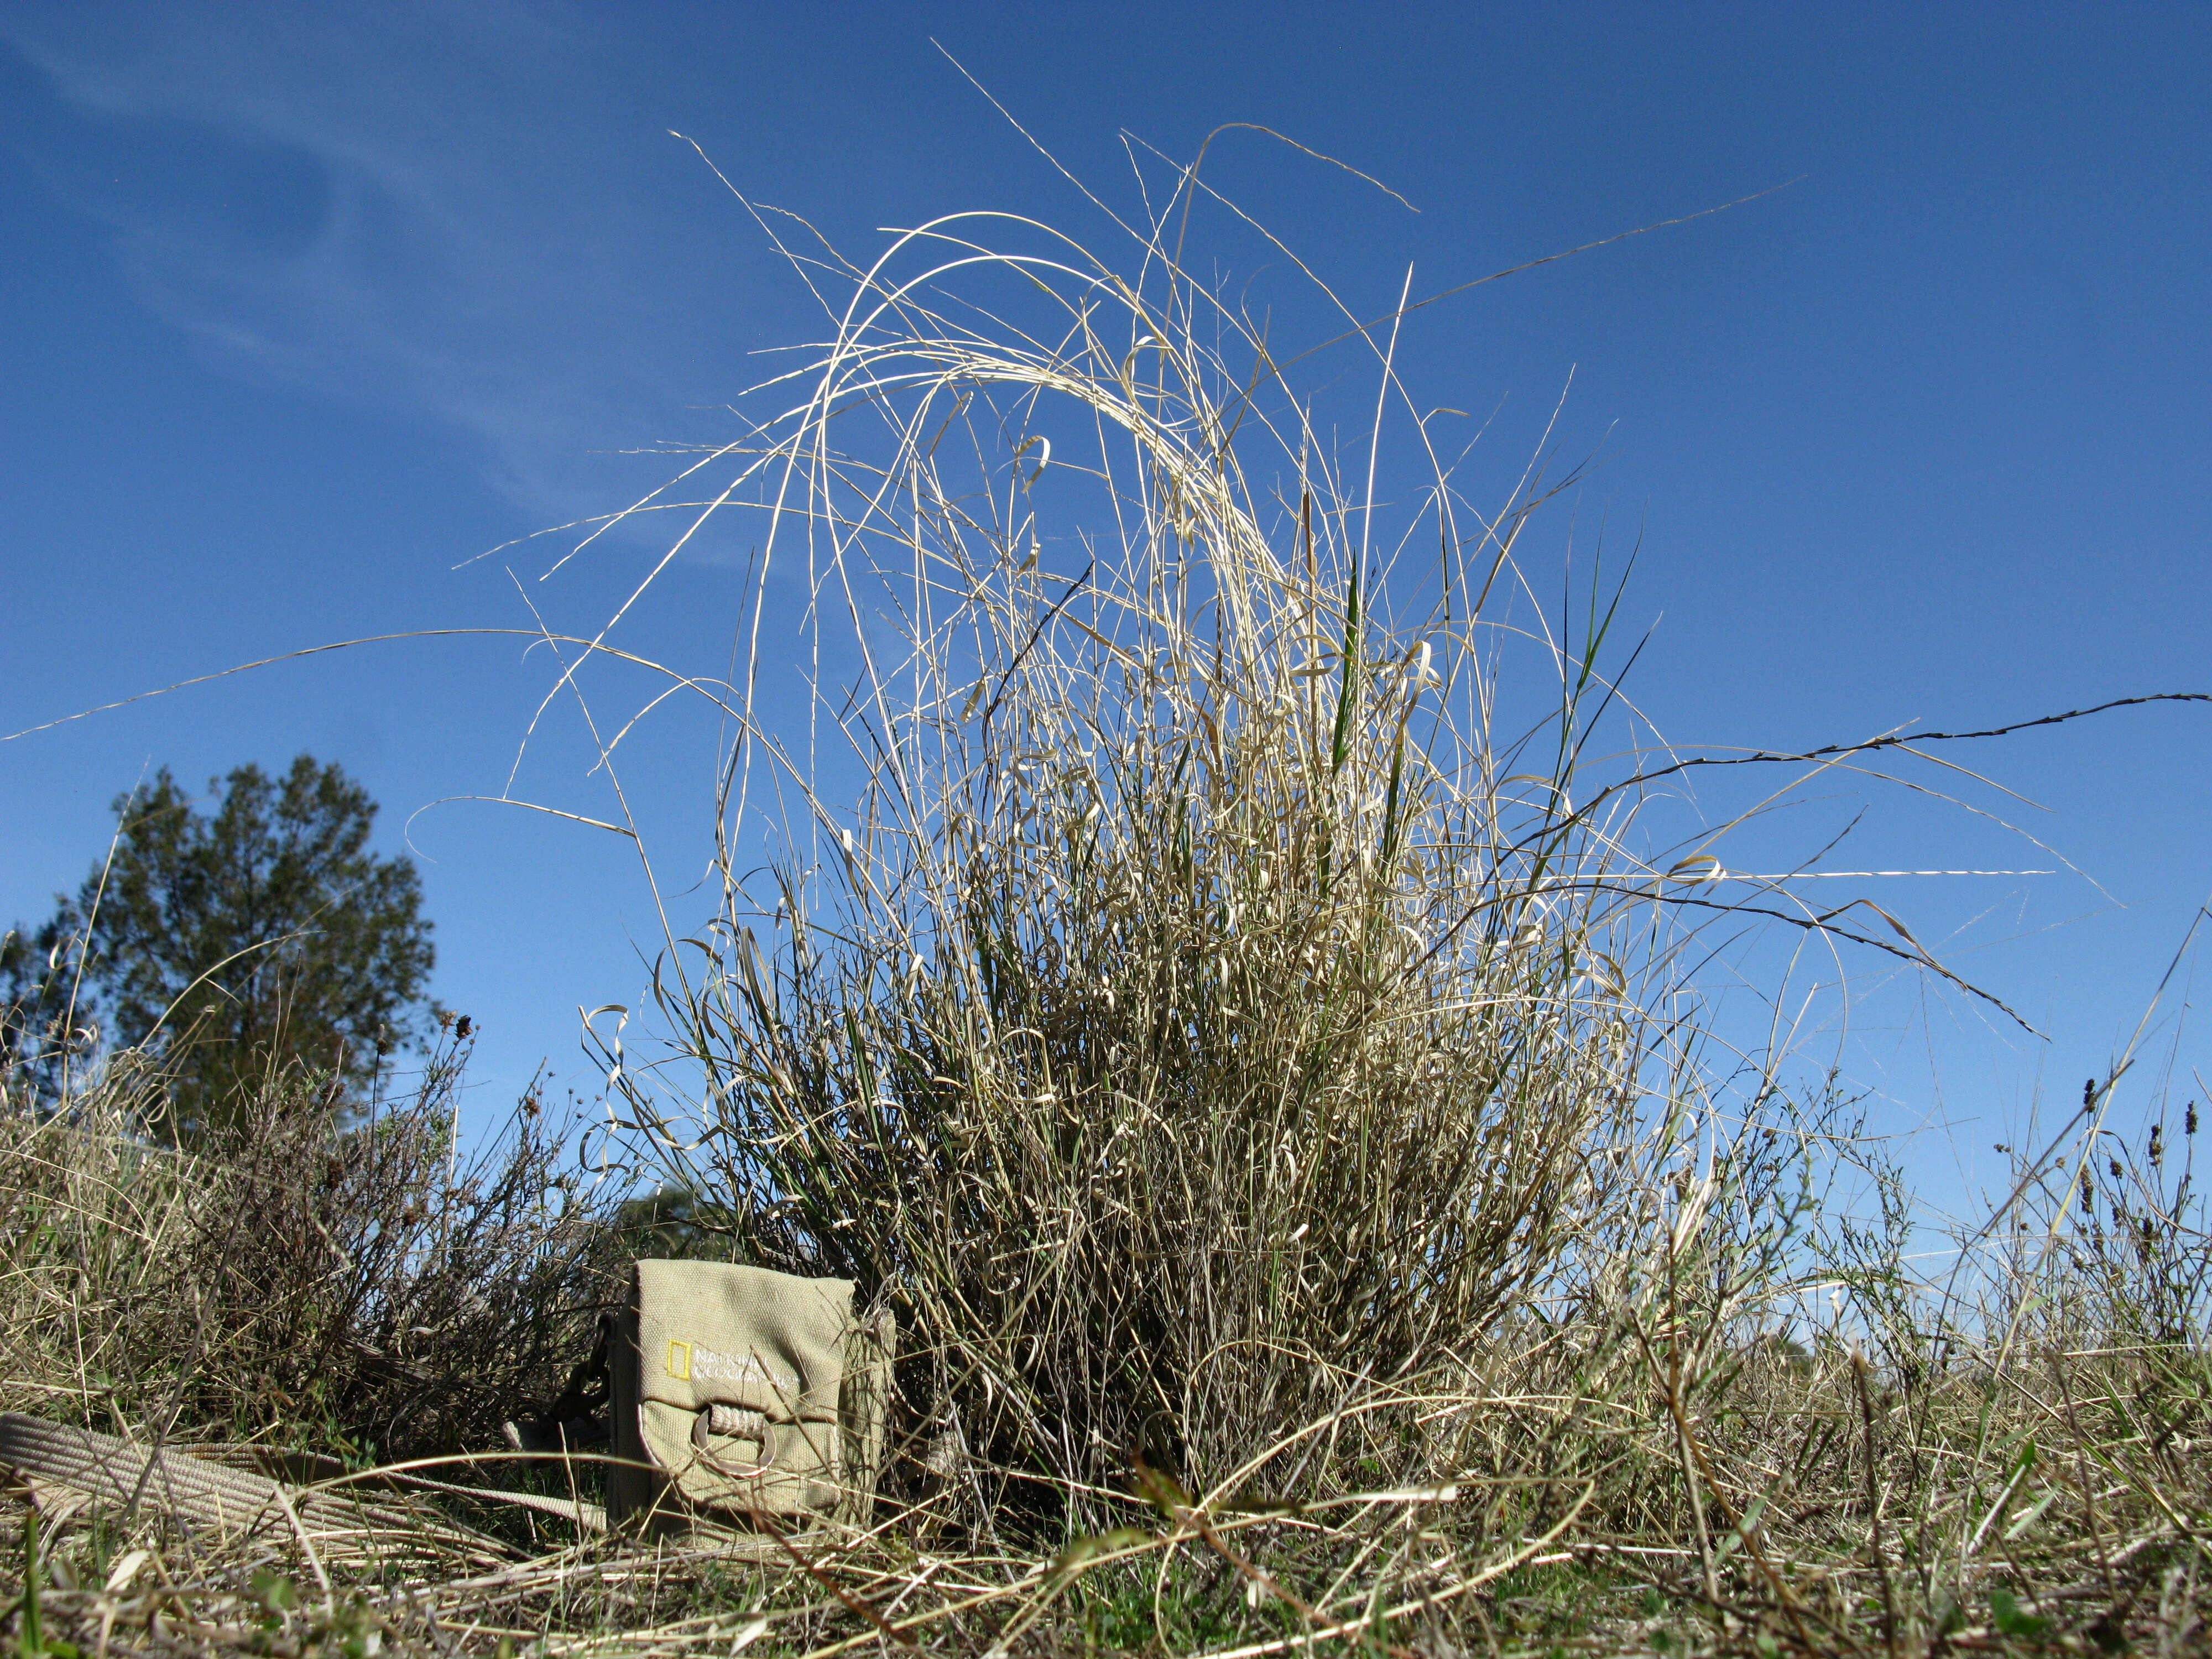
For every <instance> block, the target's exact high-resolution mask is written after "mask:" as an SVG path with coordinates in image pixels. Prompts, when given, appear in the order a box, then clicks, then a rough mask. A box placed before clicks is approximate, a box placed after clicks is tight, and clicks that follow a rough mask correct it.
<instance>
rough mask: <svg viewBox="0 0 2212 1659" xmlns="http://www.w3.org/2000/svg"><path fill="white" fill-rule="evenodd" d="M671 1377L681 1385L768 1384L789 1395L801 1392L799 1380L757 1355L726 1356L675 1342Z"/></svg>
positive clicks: (671, 1347) (670, 1359) (671, 1350)
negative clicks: (776, 1368)
mask: <svg viewBox="0 0 2212 1659" xmlns="http://www.w3.org/2000/svg"><path fill="white" fill-rule="evenodd" d="M668 1374H669V1375H670V1376H672V1377H674V1378H675V1379H676V1380H677V1381H678V1382H679V1383H767V1384H768V1385H769V1387H770V1388H772V1389H777V1390H779V1391H780V1392H781V1393H784V1394H787V1395H795V1394H797V1393H798V1392H799V1377H798V1376H797V1375H796V1374H795V1373H793V1372H791V1371H779V1370H775V1368H774V1367H772V1366H770V1365H769V1364H768V1363H767V1362H766V1361H765V1360H763V1359H762V1358H760V1356H759V1355H757V1354H750V1353H748V1354H734V1355H733V1354H726V1353H721V1352H717V1351H716V1350H714V1349H713V1348H708V1347H703V1346H700V1345H699V1344H697V1343H696V1342H677V1341H671V1342H670V1343H669V1345H668Z"/></svg>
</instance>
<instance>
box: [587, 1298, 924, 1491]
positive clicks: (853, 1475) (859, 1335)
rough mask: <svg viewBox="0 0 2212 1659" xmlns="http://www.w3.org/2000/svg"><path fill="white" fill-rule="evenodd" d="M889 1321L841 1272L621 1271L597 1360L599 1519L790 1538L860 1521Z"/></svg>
mask: <svg viewBox="0 0 2212 1659" xmlns="http://www.w3.org/2000/svg"><path fill="white" fill-rule="evenodd" d="M895 1334H896V1327H895V1324H894V1322H893V1319H892V1316H891V1315H890V1311H889V1310H884V1311H883V1312H882V1313H880V1314H877V1315H875V1316H870V1317H867V1318H862V1317H860V1316H856V1315H855V1313H854V1309H853V1286H852V1285H851V1284H850V1283H849V1282H848V1281H847V1280H845V1279H802V1278H799V1277H796V1276H794V1275H793V1274H790V1273H772V1272H770V1271H769V1270H768V1269H766V1268H764V1267H739V1266H737V1265H735V1264H732V1263H730V1262H721V1261H640V1262H638V1263H636V1264H635V1268H634V1270H633V1273H632V1277H631V1281H630V1295H629V1303H628V1305H627V1306H626V1307H624V1308H623V1310H622V1311H621V1312H620V1313H618V1314H617V1315H614V1316H611V1326H610V1328H609V1331H608V1342H607V1358H608V1360H609V1369H610V1370H611V1377H610V1379H609V1381H610V1383H611V1388H610V1394H611V1404H612V1407H613V1411H612V1413H611V1415H612V1421H611V1425H610V1428H611V1442H612V1444H611V1450H612V1452H613V1454H614V1455H615V1457H616V1459H617V1462H616V1464H615V1466H614V1467H613V1468H612V1469H611V1472H610V1476H609V1482H608V1490H607V1518H608V1520H609V1522H620V1521H622V1520H623V1519H624V1518H625V1517H628V1516H633V1515H637V1514H643V1515H644V1516H646V1520H645V1522H644V1524H645V1526H646V1528H647V1531H648V1532H649V1533H656V1534H658V1533H665V1532H667V1531H671V1530H684V1529H697V1528H701V1527H702V1526H704V1527H705V1528H708V1529H712V1530H734V1531H740V1532H744V1531H750V1532H756V1533H757V1532H761V1531H763V1530H774V1531H776V1532H781V1533H786V1534H790V1533H794V1532H799V1531H804V1530H807V1529H810V1528H813V1527H816V1526H818V1525H820V1524H823V1523H824V1522H840V1521H842V1522H860V1521H863V1520H865V1518H866V1512H867V1506H868V1504H869V1503H870V1501H871V1500H872V1498H873V1496H874V1493H875V1484H876V1479H877V1476H878V1474H879V1473H880V1471H881V1468H882V1464H883V1458H884V1433H885V1419H886V1415H887V1407H888V1405H889V1401H890V1389H891V1374H890V1368H891V1352H892V1344H893V1340H894V1337H895Z"/></svg>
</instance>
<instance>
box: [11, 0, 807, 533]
mask: <svg viewBox="0 0 2212 1659" xmlns="http://www.w3.org/2000/svg"><path fill="white" fill-rule="evenodd" d="M635 21H636V20H635V16H634V15H631V14H628V13H616V12H591V11H586V10H585V9H578V8H574V7H571V6H568V5H565V4H520V3H515V0H473V3H470V4H467V5H453V6H442V5H441V6H415V7H394V6H389V5H374V6H369V5H343V4H338V5H334V4H319V5H314V6H296V5H290V4H277V3H240V0H223V3H219V4H186V3H177V0H138V3H124V4H116V5H107V6H101V7H98V8H92V7H72V8H58V7H28V6H12V5H0V40H4V41H6V42H7V43H9V45H11V46H13V47H14V48H15V51H16V52H18V53H19V54H21V58H23V59H25V60H27V62H28V64H31V65H33V66H34V67H35V70H36V71H37V72H38V73H39V75H40V76H43V77H45V81H46V88H44V91H45V93H46V96H47V97H48V99H49V104H50V113H51V116H52V118H47V119H39V118H31V119H21V118H19V119H17V120H16V121H15V123H14V124H13V125H14V126H15V130H16V135H17V139H18V143H19V146H20V147H21V149H23V151H24V152H25V154H26V155H27V157H28V159H29V160H30V161H31V163H32V165H33V167H34V168H35V169H36V170H37V172H38V173H39V174H40V177H41V178H42V179H44V180H45V181H46V184H47V185H48V186H49V187H50V188H51V189H52V190H53V191H56V192H57V193H58V194H59V195H60V196H62V197H64V199H65V200H67V201H68V202H69V203H70V204H71V205H72V206H74V207H75V208H76V209H77V210H81V211H82V212H84V213H86V214H88V215H90V216H94V217H95V218H98V219H100V220H101V221H103V222H106V223H107V224H108V225H110V226H111V227H112V229H113V231H114V232H115V234H116V239H117V246H118V250H119V256H120V257H121V258H122V259H123V260H124V261H125V264H126V265H127V268H128V270H129V271H130V273H131V276H132V278H133V280H134V281H135V283H136V284H137V289H138V291H139V293H140V294H141V295H143V299H144V301H145V302H146V303H147V304H148V305H149V307H153V308H154V309H155V311H157V312H158V313H160V314H161V316H162V317H164V318H166V319H168V320H169V321H170V322H172V323H173V324H174V325H176V326H177V327H179V328H180V329H182V330H184V331H186V332H187V333H189V334H190V335H191V337H192V338H193V339H194V340H195V341H197V343H199V345H200V346H201V347H202V349H204V351H206V352H207V353H208V354H209V355H210V356H211V357H212V358H214V359H215V360H216V361H218V362H221V363H222V364H223V365H225V366H226V367H228V368H230V369H232V370H233V371H234V372H237V373H239V374H245V375H249V376H253V377H258V378H267V379H274V380H282V381H284V382H287V383H290V384H294V385H297V386H304V387H307V388H308V389H310V390H312V391H313V392H317V393H319V394H321V395H325V396H328V397H331V398H338V399H344V400H352V401H356V402H357V403H361V404H368V405H373V406H376V407H379V408H382V409H386V410H392V411H397V412H399V413H401V414H403V415H406V416H414V417H420V418H426V419H428V420H431V421H435V422H442V423H444V424H445V425H447V427H448V428H451V429H454V430H456V431H457V432H458V433H459V434H462V435H465V437H466V438H467V439H468V440H470V441H473V442H474V443H476V444H477V445H479V446H481V451H482V454H483V464H484V465H485V466H486V468H487V470H488V471H489V474H490V476H491V477H492V478H493V479H494V480H495V483H497V484H498V485H499V487H500V488H501V489H504V490H505V491H506V492H507V494H509V495H511V496H512V497H513V499H514V500H515V501H517V502H518V503H519V504H520V505H521V506H522V507H524V508H525V509H526V511H527V512H528V513H532V514H533V515H536V516H538V518H540V519H542V520H544V521H547V522H552V521H556V520H561V519H564V518H569V517H574V516H578V515H579V514H580V513H587V512H592V511H599V510H604V509H605V507H608V506H609V505H611V495H610V492H611V490H614V489H617V488H618V483H619V481H623V480H627V479H628V478H629V477H635V476H640V474H639V472H638V469H637V468H636V467H635V466H623V465H619V464H614V463H609V462H605V461H603V460H594V459H592V455H593V452H606V451H610V450H615V449H619V448H623V447H633V446H635V445H638V444H640V443H644V442H650V441H653V440H656V439H659V438H669V437H690V436H695V435H699V434H701V433H702V431H708V430H714V429H718V428H716V426H715V424H714V417H713V416H711V415H697V416H687V415H686V414H684V412H683V411H684V410H686V408H687V407H688V406H693V405H698V404H714V403H720V402H722V401H725V400H726V399H727V398H730V397H731V396H732V394H733V393H734V392H736V391H737V390H738V388H739V384H740V382H741V381H742V380H744V379H747V378H749V377H750V372H749V365H748V363H747V362H746V360H745V359H744V356H743V355H742V351H743V348H744V346H745V345H747V344H750V343H752V342H750V341H746V340H744V339H741V338H739V337H738V335H737V333H736V329H737V326H738V319H741V318H742V316H743V315H744V311H745V307H744V306H743V305H733V304H732V289H733V288H734V289H747V288H756V289H757V288H761V287H763V285H765V284H779V285H787V283H788V279H787V278H781V279H779V278H778V277H777V276H776V275H775V271H774V270H773V268H772V267H771V266H770V265H769V263H768V261H767V259H766V258H765V257H764V256H765V254H766V250H765V248H764V247H763V246H762V244H761V242H760V240H759V239H758V238H757V236H756V235H754V234H750V228H749V226H748V225H747V224H746V222H744V218H743V216H742V213H741V211H740V210H738V209H737V206H736V204H734V203H732V202H730V201H729V200H728V198H727V197H726V196H722V197H719V199H718V194H717V193H718V192H719V191H720V186H719V185H716V184H715V183H714V179H713V178H712V176H711V175H710V174H708V173H706V172H705V170H704V169H703V168H702V167H699V165H698V163H697V161H696V158H694V157H693V156H692V155H691V154H690V151H689V150H688V149H682V148H681V147H680V146H679V145H678V144H677V143H676V141H675V140H673V139H671V137H668V136H667V132H666V128H667V127H668V126H669V125H671V118H670V115H669V112H668V110H667V108H666V107H665V94H667V92H668V90H669V76H670V75H671V54H670V53H669V52H666V51H665V50H656V49H654V48H653V46H652V45H651V43H643V44H641V42H640V41H639V39H638V33H639V31H638V30H637V29H636V28H635V27H632V25H633V24H634V23H635ZM617 26H619V27H617ZM679 61H680V59H679ZM646 465H647V466H649V467H650V468H652V469H653V471H659V470H661V469H662V466H663V464H662V463H658V462H654V463H647V464H646Z"/></svg>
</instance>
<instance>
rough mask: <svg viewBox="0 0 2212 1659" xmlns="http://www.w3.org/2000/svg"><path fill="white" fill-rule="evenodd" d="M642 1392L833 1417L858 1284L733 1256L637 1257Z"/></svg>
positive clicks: (692, 1407)
mask: <svg viewBox="0 0 2212 1659" xmlns="http://www.w3.org/2000/svg"><path fill="white" fill-rule="evenodd" d="M636 1295H637V1304H636V1305H637V1334H638V1370H639V1373H640V1375H639V1378H638V1381H639V1385H640V1386H639V1393H640V1395H641V1397H642V1399H644V1400H646V1401H653V1402H655V1403H658V1404H661V1405H666V1406H672V1407H678V1408H679V1409H681V1410H683V1411H686V1412H690V1413H697V1412H699V1411H700V1410H702V1409H703V1408H705V1407H708V1406H713V1405H723V1406H732V1407H740V1408H743V1409H744V1410H749V1411H756V1412H758V1413H761V1415H762V1416H763V1417H765V1418H767V1419H769V1421H770V1422H775V1423H793V1422H808V1423H834V1422H835V1421H836V1418H837V1400H838V1391H839V1389H840V1386H841V1385H842V1383H843V1381H844V1372H845V1360H844V1340H845V1335H846V1333H847V1331H848V1329H849V1328H850V1326H851V1323H852V1308H853V1286H852V1284H851V1282H850V1281H849V1280H847V1279H799V1278H795V1277H793V1275H791V1274H789V1273H771V1272H770V1271H769V1270H768V1269H767V1268H765V1267H739V1266H737V1265H735V1264H734V1263H731V1262H726V1261H641V1262H639V1263H638V1264H637V1285H636Z"/></svg>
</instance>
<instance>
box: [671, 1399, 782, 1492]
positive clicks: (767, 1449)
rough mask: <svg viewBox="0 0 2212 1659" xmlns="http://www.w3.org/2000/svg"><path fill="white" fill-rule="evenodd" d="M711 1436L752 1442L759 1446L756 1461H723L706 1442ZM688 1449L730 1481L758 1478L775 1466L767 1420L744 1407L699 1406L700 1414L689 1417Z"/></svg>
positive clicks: (773, 1446) (773, 1441)
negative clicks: (747, 1462) (689, 1438)
mask: <svg viewBox="0 0 2212 1659" xmlns="http://www.w3.org/2000/svg"><path fill="white" fill-rule="evenodd" d="M710 1435H719V1436H720V1437H722V1438H723V1439H725V1440H750V1441H751V1442H752V1443H754V1444H755V1445H757V1446H758V1447H759V1448H760V1459H759V1461H758V1462H755V1463H750V1464H746V1463H732V1462H724V1461H723V1460H722V1459H721V1458H720V1457H717V1456H716V1455H714V1451H713V1449H711V1448H710V1447H709V1446H708V1443H707V1442H708V1436H710ZM691 1449H692V1450H694V1451H695V1452H696V1453H697V1454H698V1455H699V1461H700V1462H702V1463H704V1464H705V1465H706V1466H707V1467H708V1468H710V1469H712V1470H714V1473H715V1474H720V1475H725V1476H727V1477H728V1478H729V1479H731V1480H759V1479H760V1478H761V1476H763V1475H764V1474H767V1473H768V1472H769V1469H771V1468H774V1467H775V1435H774V1434H773V1433H771V1432H770V1431H769V1425H768V1419H767V1418H766V1417H765V1416H763V1414H762V1413H759V1412H757V1411H752V1410H750V1409H749V1408H747V1407H744V1406H724V1405H720V1404H709V1405H705V1406H702V1407H699V1414H698V1415H697V1416H696V1417H695V1418H693V1419H691Z"/></svg>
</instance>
